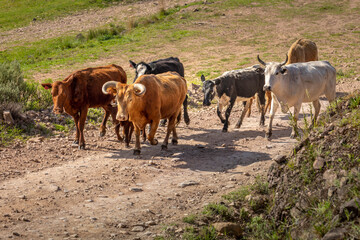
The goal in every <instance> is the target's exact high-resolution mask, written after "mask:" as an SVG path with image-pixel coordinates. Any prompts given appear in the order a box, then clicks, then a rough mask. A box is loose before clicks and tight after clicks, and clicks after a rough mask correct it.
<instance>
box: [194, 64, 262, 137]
mask: <svg viewBox="0 0 360 240" xmlns="http://www.w3.org/2000/svg"><path fill="white" fill-rule="evenodd" d="M201 81H202V82H203V92H204V101H203V105H204V106H210V104H211V100H212V99H213V98H214V97H215V96H216V97H217V98H218V100H219V101H218V106H217V114H218V116H219V118H220V120H221V122H222V123H224V127H223V130H222V131H223V132H227V130H228V126H229V116H230V113H231V109H232V108H233V106H234V103H235V101H244V103H245V106H244V109H243V111H242V113H241V117H240V119H239V121H238V123H237V124H236V126H235V127H236V128H240V126H241V124H242V121H243V119H244V117H245V113H246V112H247V110H248V108H249V102H250V99H251V98H252V97H254V96H255V94H257V95H258V100H259V101H260V112H261V116H260V125H264V122H265V116H264V114H265V113H264V105H265V91H264V90H263V86H264V69H263V68H261V67H260V66H259V65H255V66H252V67H249V68H245V69H238V70H232V71H228V72H225V73H223V74H222V75H221V76H220V77H218V78H215V79H214V80H205V77H204V76H201ZM227 105H228V107H227V109H226V112H225V119H224V118H223V116H222V115H221V111H222V108H223V107H224V106H227Z"/></svg>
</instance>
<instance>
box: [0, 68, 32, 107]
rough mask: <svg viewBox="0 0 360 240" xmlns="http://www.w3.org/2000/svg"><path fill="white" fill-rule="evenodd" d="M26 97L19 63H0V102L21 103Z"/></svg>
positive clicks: (26, 91) (26, 92) (25, 88)
mask: <svg viewBox="0 0 360 240" xmlns="http://www.w3.org/2000/svg"><path fill="white" fill-rule="evenodd" d="M27 97H28V90H27V85H26V83H25V82H24V78H23V75H22V72H21V69H20V64H19V63H18V62H16V61H14V62H4V63H0V104H4V103H10V102H16V103H21V102H22V101H23V100H24V99H26V98H27Z"/></svg>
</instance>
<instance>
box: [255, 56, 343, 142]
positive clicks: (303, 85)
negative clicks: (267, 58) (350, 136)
mask: <svg viewBox="0 0 360 240" xmlns="http://www.w3.org/2000/svg"><path fill="white" fill-rule="evenodd" d="M257 57H258V61H259V62H260V63H261V64H262V65H264V66H265V85H264V90H266V91H271V92H272V93H273V94H272V95H273V100H272V102H271V111H270V122H269V127H268V129H267V131H266V137H267V138H270V137H271V135H272V121H273V119H274V116H275V112H276V110H277V108H278V104H280V106H281V110H282V112H283V113H286V112H288V111H289V108H290V107H294V120H295V127H296V126H297V125H296V121H297V120H298V116H299V112H300V108H301V104H302V103H303V102H312V103H313V105H314V109H315V116H314V122H315V121H316V119H317V117H318V115H319V112H320V107H321V105H320V101H319V98H320V96H321V95H323V94H325V96H326V98H327V99H328V101H329V102H331V101H333V100H334V99H335V95H336V91H335V86H336V70H335V68H334V67H333V66H331V64H330V63H329V62H327V61H312V62H305V63H293V64H289V65H285V63H286V62H287V61H288V56H287V55H286V60H285V62H283V63H277V62H270V63H265V62H264V61H262V60H261V59H260V58H259V55H258V56H257ZM290 137H291V138H293V137H295V129H294V128H293V130H292V132H291V135H290Z"/></svg>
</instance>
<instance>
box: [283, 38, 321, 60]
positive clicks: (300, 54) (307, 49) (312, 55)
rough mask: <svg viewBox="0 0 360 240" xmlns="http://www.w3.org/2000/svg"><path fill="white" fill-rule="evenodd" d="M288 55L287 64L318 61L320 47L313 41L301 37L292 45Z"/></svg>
mask: <svg viewBox="0 0 360 240" xmlns="http://www.w3.org/2000/svg"><path fill="white" fill-rule="evenodd" d="M288 56H289V59H288V61H287V62H286V64H291V63H297V62H310V61H317V60H318V49H317V46H316V44H315V43H314V42H313V41H310V40H308V39H299V40H297V41H296V42H294V43H293V44H292V45H291V47H290V49H289V51H288Z"/></svg>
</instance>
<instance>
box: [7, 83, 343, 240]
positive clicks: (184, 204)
mask: <svg viewBox="0 0 360 240" xmlns="http://www.w3.org/2000/svg"><path fill="white" fill-rule="evenodd" d="M348 90H350V89H348ZM195 95H201V94H199V93H196V94H193V96H195ZM322 104H323V105H326V104H327V103H326V102H325V101H322ZM239 109H240V106H237V107H235V108H234V111H233V112H232V115H231V119H230V120H231V123H232V124H231V126H232V127H230V129H229V132H228V133H222V132H221V129H222V126H221V124H220V122H219V120H218V118H217V116H216V113H215V106H213V107H210V108H192V109H191V110H190V118H191V124H190V125H189V126H186V125H185V124H184V123H180V125H179V126H178V132H179V136H180V139H179V145H178V146H172V145H170V146H169V149H168V150H167V151H161V150H160V146H151V145H149V144H148V143H143V144H142V154H141V155H140V156H139V157H134V156H133V154H132V149H129V148H126V147H125V146H124V144H121V143H119V142H117V141H116V137H115V134H114V133H113V132H112V130H111V129H108V132H107V135H106V136H105V137H103V138H100V137H99V136H98V135H99V132H98V129H97V128H98V126H95V125H92V124H87V126H86V130H85V134H86V135H85V140H86V142H87V150H78V149H77V148H72V147H71V142H72V141H73V134H72V133H73V132H72V131H70V133H69V134H66V133H58V134H56V135H55V136H53V137H42V136H39V137H34V138H31V139H30V140H29V141H27V142H26V143H22V142H17V143H15V144H13V145H11V146H9V147H6V148H1V151H0V157H1V158H0V159H1V166H0V168H1V171H0V173H1V174H0V177H1V180H0V181H1V182H0V192H1V194H0V212H1V215H0V236H1V239H6V238H12V237H13V238H16V237H19V238H21V239H34V238H69V239H71V238H83V239H91V238H92V239H100V238H102V239H110V238H114V239H152V238H153V237H154V236H156V235H158V234H161V233H162V229H163V228H164V226H167V225H169V224H171V223H172V222H174V221H176V220H179V219H181V218H182V217H184V215H186V214H189V213H191V212H196V211H199V210H200V209H202V207H203V206H204V204H206V203H209V202H211V201H214V200H215V199H217V198H218V197H219V196H221V195H223V194H224V193H227V192H229V191H231V190H234V189H236V188H237V187H238V186H242V185H245V184H248V183H251V182H253V181H254V179H255V177H256V176H258V175H265V174H266V173H267V170H268V168H269V166H270V165H271V163H272V161H271V159H272V158H273V157H275V156H277V155H279V154H286V153H288V151H289V150H290V149H291V148H292V147H293V146H294V144H295V143H296V142H297V141H296V140H293V139H290V138H289V135H290V132H291V129H290V127H289V123H288V116H287V115H286V114H282V113H278V114H277V115H276V117H275V120H274V121H275V124H274V125H275V127H274V131H273V138H272V139H271V141H268V140H267V139H266V138H265V137H264V131H265V129H264V128H263V127H259V126H258V116H259V114H258V112H257V109H256V107H254V106H253V113H252V115H251V117H250V118H246V119H245V121H244V123H243V126H242V127H241V129H234V128H233V125H234V123H235V122H236V120H237V118H238V117H239V116H240V111H239ZM49 111H50V110H44V111H43V112H39V113H37V112H30V113H28V114H30V115H31V114H32V115H34V119H35V121H36V122H44V124H45V125H46V122H54V121H55V119H57V120H58V121H59V122H61V121H64V120H61V118H63V117H62V116H60V117H58V116H54V115H52V113H50V112H49ZM267 120H268V119H267ZM49 126H50V125H49ZM55 133H56V131H55ZM157 136H158V138H159V140H160V141H161V139H162V138H163V136H164V128H161V127H160V128H159V130H158V133H157ZM133 145H134V143H133V142H132V143H131V146H133ZM178 231H182V230H181V229H178Z"/></svg>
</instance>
